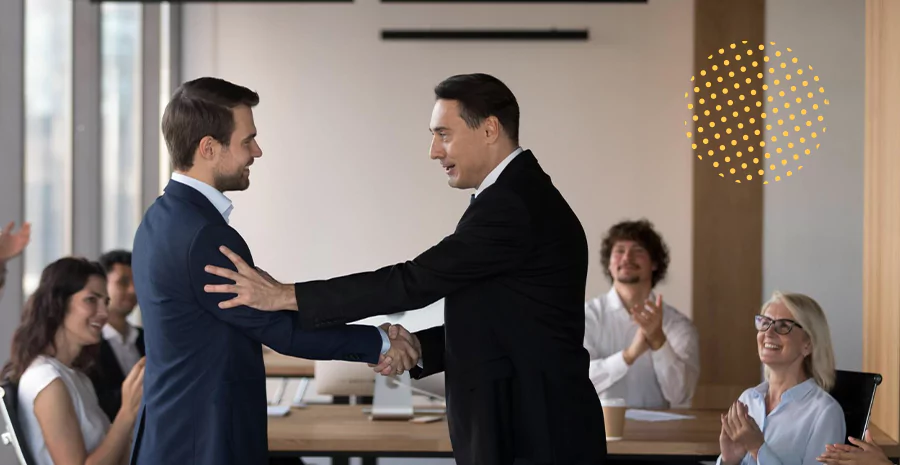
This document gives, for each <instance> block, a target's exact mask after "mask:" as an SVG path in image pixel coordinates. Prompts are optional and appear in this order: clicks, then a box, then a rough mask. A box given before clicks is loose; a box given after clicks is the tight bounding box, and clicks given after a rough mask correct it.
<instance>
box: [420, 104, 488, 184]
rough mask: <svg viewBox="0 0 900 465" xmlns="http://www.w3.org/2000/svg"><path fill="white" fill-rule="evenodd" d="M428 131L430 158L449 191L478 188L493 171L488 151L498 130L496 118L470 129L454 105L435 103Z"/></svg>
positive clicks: (457, 106)
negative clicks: (439, 169) (437, 162)
mask: <svg viewBox="0 0 900 465" xmlns="http://www.w3.org/2000/svg"><path fill="white" fill-rule="evenodd" d="M430 129H431V134H432V138H431V149H430V153H429V154H430V157H431V159H432V160H438V161H440V163H441V167H442V168H443V169H444V172H445V173H446V174H447V183H448V184H449V185H450V187H455V188H457V189H472V188H477V187H478V186H479V185H481V182H482V181H484V178H486V177H487V175H488V173H490V172H491V169H493V166H492V165H491V158H490V148H489V147H490V144H491V142H492V141H493V140H494V139H496V137H497V136H496V134H497V132H498V129H499V126H498V124H497V122H496V118H493V117H492V118H488V119H486V120H485V121H483V122H482V123H481V125H480V126H479V127H478V128H474V129H473V128H470V127H469V126H468V125H466V122H465V120H463V119H462V117H461V116H460V107H459V102H458V101H456V100H444V99H438V100H437V102H435V104H434V109H433V111H432V113H431V127H430Z"/></svg>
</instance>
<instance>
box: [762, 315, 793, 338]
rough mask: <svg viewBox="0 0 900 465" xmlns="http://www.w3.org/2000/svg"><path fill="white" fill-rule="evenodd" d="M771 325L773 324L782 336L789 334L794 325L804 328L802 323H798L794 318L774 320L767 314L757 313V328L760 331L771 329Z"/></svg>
mask: <svg viewBox="0 0 900 465" xmlns="http://www.w3.org/2000/svg"><path fill="white" fill-rule="evenodd" d="M769 326H772V327H773V328H774V329H775V332H776V333H778V334H781V335H782V336H784V335H786V334H789V333H790V332H791V330H793V329H794V327H795V326H796V327H798V328H800V329H803V326H800V323H797V322H796V321H794V320H788V319H781V320H773V319H771V318H769V317H767V316H763V315H756V330H757V331H759V332H765V331H768V330H769Z"/></svg>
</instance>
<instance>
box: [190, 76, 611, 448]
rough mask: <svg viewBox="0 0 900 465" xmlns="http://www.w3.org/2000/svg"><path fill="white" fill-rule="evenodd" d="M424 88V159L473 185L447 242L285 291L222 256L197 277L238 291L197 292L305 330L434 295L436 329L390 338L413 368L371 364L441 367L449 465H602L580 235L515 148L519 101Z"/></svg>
mask: <svg viewBox="0 0 900 465" xmlns="http://www.w3.org/2000/svg"><path fill="white" fill-rule="evenodd" d="M435 94H436V102H435V106H434V110H433V113H432V119H431V132H432V135H433V138H432V143H431V158H432V159H435V160H439V161H440V163H441V166H442V168H443V169H444V171H445V172H446V173H447V176H448V178H449V184H450V186H451V187H455V188H457V189H472V188H474V189H475V193H474V194H472V198H471V204H470V205H469V207H468V209H467V210H466V212H465V213H464V214H463V217H462V219H461V220H460V222H459V224H458V225H457V227H456V231H455V232H454V233H453V234H451V235H450V236H448V237H446V238H444V239H443V240H442V241H441V242H440V243H438V244H437V245H435V246H433V247H432V248H430V249H428V250H427V251H425V252H424V253H422V254H421V255H419V256H418V257H416V258H415V259H413V260H412V261H407V262H404V263H399V264H396V265H392V266H387V267H384V268H381V269H379V270H376V271H373V272H367V273H358V274H353V275H349V276H345V277H340V278H334V279H329V280H324V281H313V282H306V283H297V284H294V285H291V284H287V285H285V284H281V283H278V282H277V281H274V280H273V279H271V277H270V276H267V275H265V274H264V273H263V274H261V273H258V272H257V271H256V270H255V269H253V268H252V267H250V266H248V265H247V264H246V263H244V262H243V261H242V260H241V259H240V257H238V256H237V255H235V254H233V253H231V252H230V251H227V250H226V251H225V254H226V255H228V256H229V258H230V259H231V260H232V262H233V263H234V264H235V265H236V267H237V270H238V271H237V272H234V271H231V270H228V269H224V268H219V267H207V271H208V272H210V273H212V274H215V275H218V276H221V277H224V278H227V279H230V280H233V281H234V282H235V284H224V285H222V284H220V285H207V286H206V290H207V292H214V293H233V294H237V296H236V297H234V298H233V299H232V300H230V301H226V302H223V303H222V304H220V307H222V308H231V307H232V306H236V305H248V306H250V307H254V308H257V309H261V310H276V309H293V310H298V309H299V317H300V320H301V322H302V323H301V324H303V325H305V326H306V327H309V328H326V327H331V326H336V325H341V324H344V323H346V322H351V321H356V320H359V319H362V318H367V317H371V316H375V315H386V314H391V313H396V312H400V311H406V310H413V309H418V308H422V307H425V306H427V305H428V304H431V303H432V302H435V301H437V300H439V299H441V298H445V299H446V301H445V312H444V320H445V322H444V325H443V326H439V327H435V328H430V329H426V330H424V331H420V332H417V333H416V334H414V335H410V334H409V333H408V332H406V331H400V334H401V335H402V336H404V337H407V338H409V339H411V340H412V341H413V343H414V345H416V346H418V347H420V348H421V351H420V353H421V354H422V356H421V358H420V360H419V363H418V366H415V367H412V366H406V364H404V363H402V362H399V361H394V360H386V359H384V360H382V361H381V362H380V364H379V365H378V366H376V367H375V369H376V371H380V372H382V373H383V374H390V373H397V372H402V371H403V370H407V369H411V368H412V371H411V375H412V376H413V377H415V378H421V377H424V376H428V375H431V374H434V373H438V372H441V371H444V372H445V373H446V375H445V376H446V383H447V386H446V389H447V408H448V422H449V426H450V437H451V441H452V444H453V451H454V457H455V458H456V461H457V463H458V464H460V465H476V464H477V465H481V464H491V465H507V464H508V465H513V464H515V465H525V464H528V465H532V464H534V465H536V464H566V465H570V464H571V465H575V464H578V465H582V464H585V465H586V464H599V463H604V462H605V457H606V441H605V439H604V438H605V434H604V423H603V411H602V409H601V407H600V401H599V399H598V397H597V394H596V393H595V392H594V388H593V385H592V384H591V381H590V379H589V378H588V365H589V358H588V353H587V351H586V350H585V349H584V347H583V345H582V343H583V340H584V307H583V305H584V294H585V284H586V279H587V266H588V262H587V260H588V250H587V240H586V238H585V233H584V229H583V228H582V226H581V223H580V222H579V220H578V218H577V217H576V216H575V214H574V212H573V211H572V210H571V209H570V208H569V205H568V204H567V203H566V201H565V199H564V198H563V197H562V195H561V194H560V193H559V191H557V189H556V188H555V187H554V186H553V183H552V182H551V181H550V177H549V176H547V174H545V173H544V171H543V170H542V169H541V167H540V165H539V164H538V161H537V160H536V159H535V157H534V155H533V154H532V153H531V151H530V150H522V148H521V147H519V138H518V132H519V107H518V103H517V102H516V98H515V96H513V94H512V92H511V91H510V90H509V89H508V88H507V87H506V86H505V85H504V84H503V83H502V82H500V81H499V80H497V79H496V78H494V77H492V76H489V75H485V74H473V75H460V76H453V77H451V78H449V79H446V80H445V81H443V82H442V83H440V84H439V85H438V86H437V87H436V88H435ZM211 281H212V277H211ZM392 332H393V333H397V331H392Z"/></svg>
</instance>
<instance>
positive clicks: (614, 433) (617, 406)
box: [600, 398, 627, 440]
mask: <svg viewBox="0 0 900 465" xmlns="http://www.w3.org/2000/svg"><path fill="white" fill-rule="evenodd" d="M600 405H601V406H603V423H604V424H605V425H606V439H607V440H618V439H622V434H623V433H624V432H625V410H627V405H626V404H625V399H621V398H611V399H600Z"/></svg>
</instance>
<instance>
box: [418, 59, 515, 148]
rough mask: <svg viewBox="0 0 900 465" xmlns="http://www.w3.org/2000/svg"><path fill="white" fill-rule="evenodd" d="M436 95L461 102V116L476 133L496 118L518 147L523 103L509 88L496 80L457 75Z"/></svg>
mask: <svg viewBox="0 0 900 465" xmlns="http://www.w3.org/2000/svg"><path fill="white" fill-rule="evenodd" d="M434 95H435V98H436V99H440V100H456V101H457V102H459V116H460V118H462V119H463V121H465V122H466V126H468V127H470V128H472V129H475V128H477V127H478V126H480V125H481V123H482V122H484V120H485V119H487V118H488V117H490V116H496V117H497V119H498V120H499V121H500V126H502V127H503V130H504V131H505V132H506V135H507V136H509V138H510V140H512V142H513V143H514V144H517V145H518V143H519V103H518V102H517V101H516V96H515V95H513V93H512V91H511V90H509V87H506V84H504V83H502V82H501V81H500V80H499V79H497V78H495V77H494V76H491V75H489V74H483V73H476V74H457V75H456V76H451V77H449V78H447V79H444V80H443V81H442V82H441V83H440V84H438V85H437V86H435V88H434Z"/></svg>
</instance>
